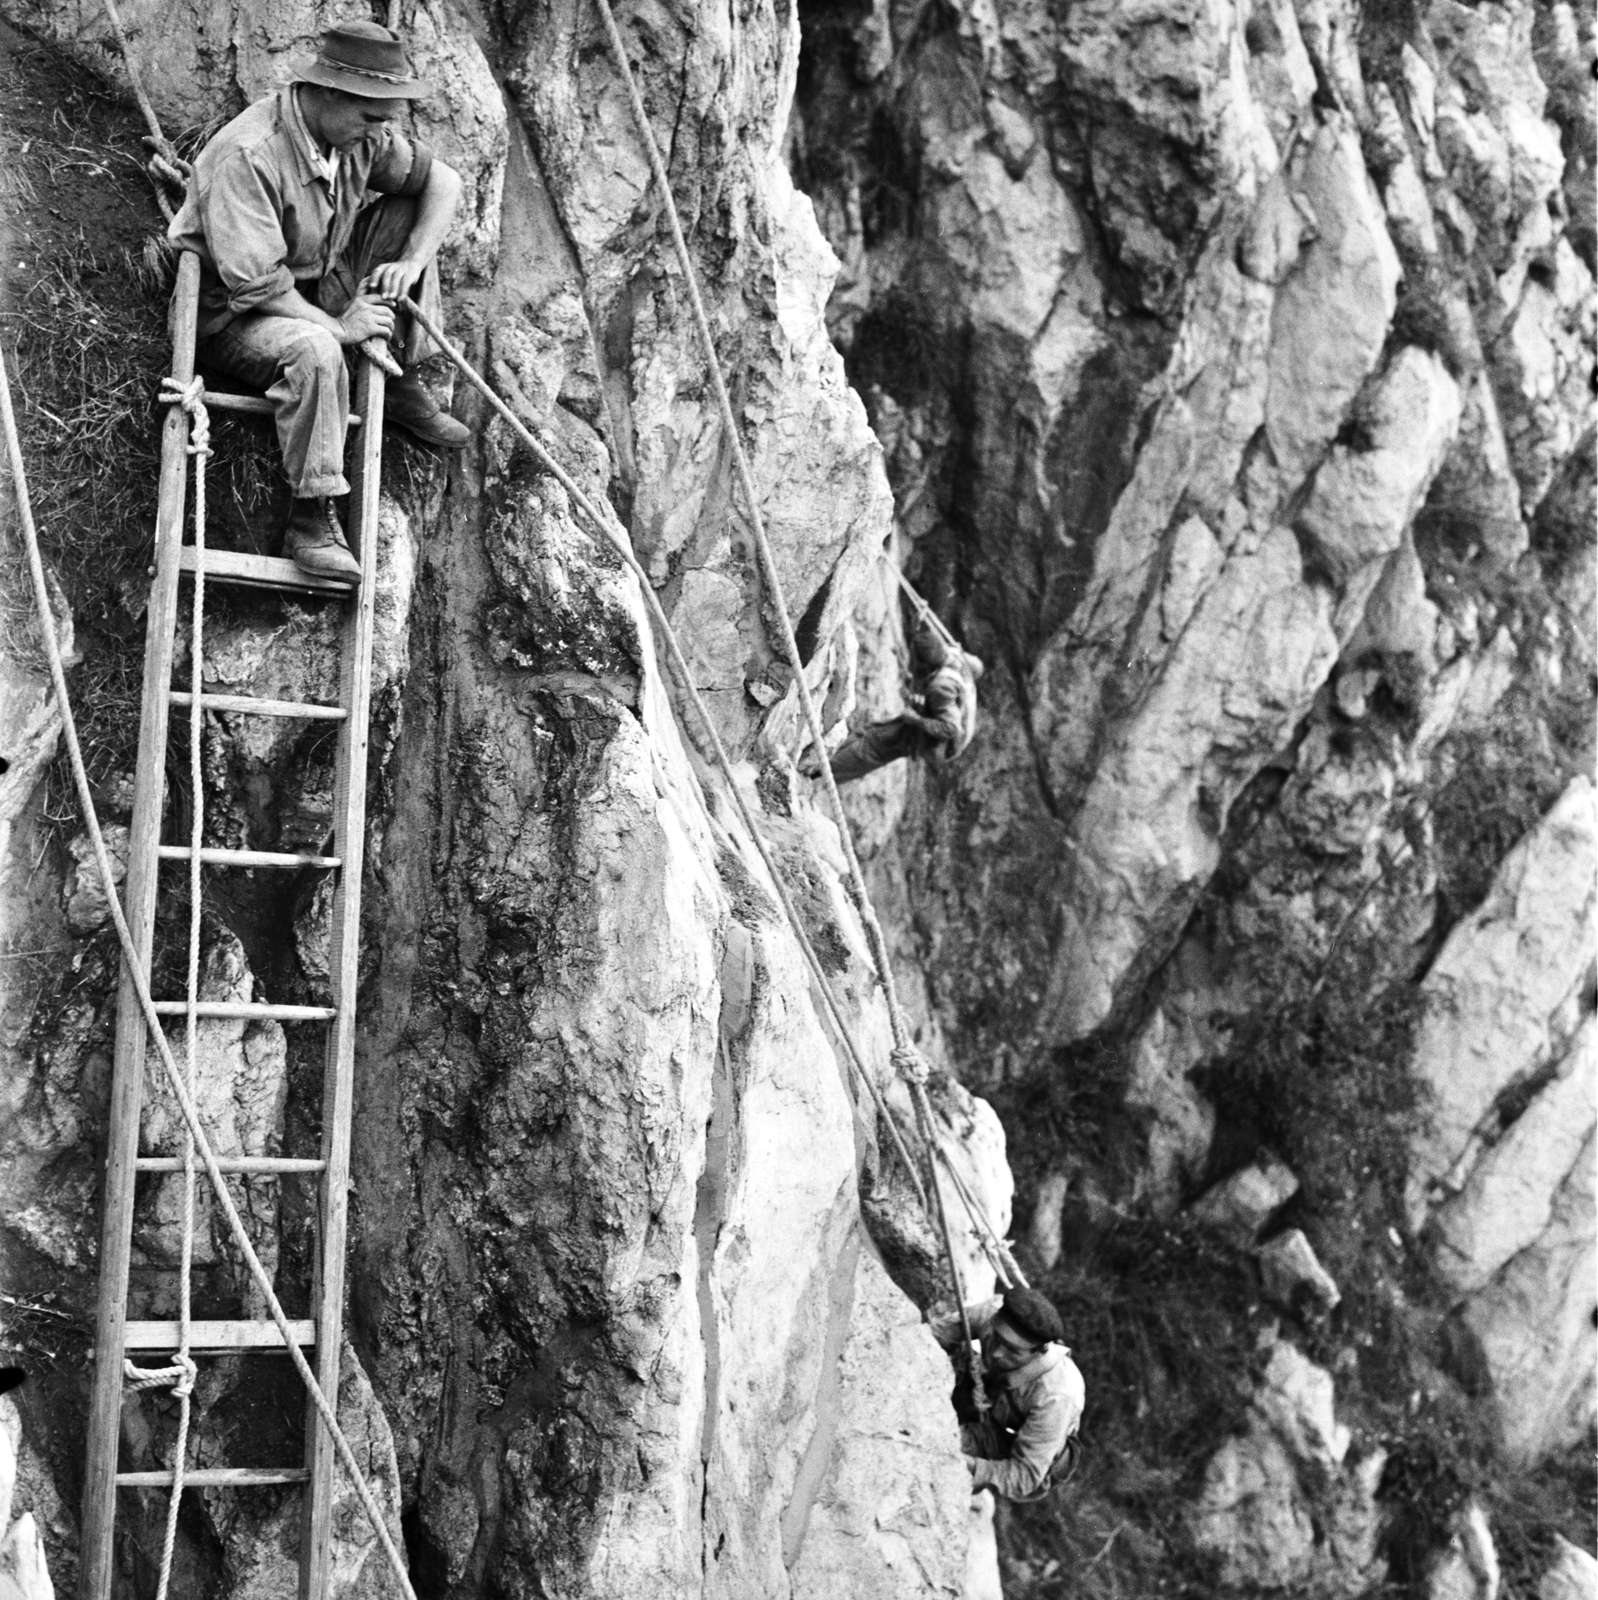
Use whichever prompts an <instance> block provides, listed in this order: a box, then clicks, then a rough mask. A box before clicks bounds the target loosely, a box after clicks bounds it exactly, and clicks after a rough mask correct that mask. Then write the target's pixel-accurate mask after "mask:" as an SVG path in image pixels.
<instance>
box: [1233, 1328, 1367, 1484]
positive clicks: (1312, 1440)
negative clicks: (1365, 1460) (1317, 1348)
mask: <svg viewBox="0 0 1598 1600" xmlns="http://www.w3.org/2000/svg"><path fill="white" fill-rule="evenodd" d="M1333 1400H1334V1384H1333V1382H1332V1375H1331V1373H1329V1372H1327V1371H1326V1370H1325V1368H1323V1367H1318V1366H1316V1365H1315V1363H1314V1362H1313V1361H1311V1360H1310V1359H1309V1358H1308V1357H1307V1356H1306V1355H1304V1354H1303V1352H1302V1351H1300V1350H1298V1349H1297V1348H1296V1347H1295V1346H1293V1345H1291V1344H1289V1343H1288V1342H1287V1341H1286V1340H1285V1339H1284V1340H1279V1341H1278V1342H1277V1344H1276V1347H1275V1349H1273V1350H1272V1351H1271V1359H1270V1362H1269V1363H1268V1364H1267V1366H1266V1368H1265V1375H1264V1377H1263V1379H1262V1380H1261V1382H1260V1385H1259V1387H1258V1388H1257V1389H1256V1390H1255V1391H1254V1399H1253V1402H1252V1405H1253V1409H1254V1411H1255V1412H1256V1413H1257V1414H1258V1416H1259V1417H1260V1418H1261V1420H1262V1421H1263V1422H1264V1423H1265V1424H1266V1425H1267V1426H1268V1427H1269V1428H1271V1430H1272V1431H1273V1432H1274V1433H1275V1434H1276V1436H1277V1437H1278V1438H1279V1439H1280V1440H1281V1441H1282V1443H1283V1444H1285V1445H1286V1446H1287V1447H1288V1449H1289V1450H1291V1451H1292V1452H1293V1455H1294V1458H1295V1459H1296V1460H1298V1461H1301V1462H1304V1463H1306V1464H1308V1465H1313V1466H1318V1467H1321V1468H1323V1469H1324V1470H1326V1471H1331V1470H1332V1469H1334V1468H1335V1467H1337V1466H1339V1465H1341V1463H1342V1460H1343V1457H1344V1456H1345V1455H1347V1454H1348V1446H1349V1443H1350V1434H1349V1431H1348V1429H1347V1428H1346V1427H1344V1426H1343V1424H1342V1423H1340V1422H1338V1420H1337V1418H1336V1415H1335V1414H1334V1411H1333Z"/></svg>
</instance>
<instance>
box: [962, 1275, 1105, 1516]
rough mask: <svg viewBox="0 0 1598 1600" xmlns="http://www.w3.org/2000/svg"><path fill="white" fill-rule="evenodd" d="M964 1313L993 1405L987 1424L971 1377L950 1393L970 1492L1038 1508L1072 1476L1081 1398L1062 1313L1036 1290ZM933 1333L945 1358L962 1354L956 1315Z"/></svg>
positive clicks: (1010, 1292) (1014, 1291) (1011, 1293)
mask: <svg viewBox="0 0 1598 1600" xmlns="http://www.w3.org/2000/svg"><path fill="white" fill-rule="evenodd" d="M965 1312H966V1322H967V1323H968V1324H969V1326H970V1329H971V1332H972V1335H973V1336H974V1337H975V1338H977V1339H979V1340H980V1341H981V1346H982V1364H983V1367H984V1368H985V1369H986V1372H987V1377H988V1389H989V1393H990V1396H991V1400H992V1403H991V1404H990V1405H989V1407H988V1410H987V1414H986V1415H985V1416H984V1415H983V1414H982V1413H981V1412H980V1410H979V1409H978V1408H977V1407H976V1405H975V1404H974V1403H973V1394H972V1385H971V1380H970V1377H969V1376H968V1375H966V1374H962V1375H961V1378H960V1380H959V1382H958V1383H957V1384H956V1385H955V1391H954V1402H955V1413H956V1415H957V1416H958V1417H959V1419H960V1444H961V1447H962V1448H963V1449H964V1451H965V1453H966V1456H967V1457H968V1458H969V1465H970V1467H971V1486H972V1488H973V1489H992V1490H993V1491H994V1493H995V1494H1002V1495H1003V1496H1004V1497H1005V1498H1006V1499H1007V1500H1041V1499H1043V1498H1044V1497H1045V1496H1046V1495H1047V1494H1048V1493H1049V1491H1050V1490H1051V1489H1052V1488H1053V1487H1054V1486H1055V1485H1056V1484H1057V1483H1060V1482H1063V1481H1064V1479H1065V1478H1066V1477H1068V1476H1069V1475H1070V1470H1071V1467H1072V1465H1073V1464H1074V1461H1075V1453H1076V1434H1077V1429H1078V1428H1079V1427H1080V1425H1081V1422H1082V1407H1083V1403H1084V1398H1085V1393H1086V1391H1085V1389H1084V1386H1083V1383H1082V1374H1081V1372H1080V1371H1079V1370H1078V1368H1077V1364H1076V1363H1075V1362H1074V1361H1073V1360H1072V1359H1071V1352H1070V1351H1069V1350H1068V1349H1067V1348H1066V1346H1065V1342H1064V1341H1065V1328H1064V1327H1063V1325H1062V1324H1061V1322H1060V1313H1059V1312H1058V1311H1056V1310H1055V1308H1054V1306H1053V1304H1052V1303H1051V1302H1050V1301H1049V1300H1048V1299H1047V1297H1045V1296H1044V1295H1041V1294H1039V1293H1038V1291H1037V1290H1036V1289H1026V1288H1020V1287H1017V1288H1011V1289H1006V1290H1005V1291H1004V1294H1003V1295H1002V1296H999V1295H995V1296H994V1297H993V1298H992V1299H989V1300H979V1301H977V1302H975V1303H974V1304H972V1305H969V1306H967V1307H966V1308H965ZM931 1327H932V1333H933V1336H934V1337H935V1338H936V1339H937V1341H938V1343H939V1344H941V1345H942V1346H943V1347H944V1348H945V1349H946V1350H950V1351H957V1350H959V1348H960V1343H961V1340H962V1338H963V1333H962V1329H961V1321H960V1316H959V1314H958V1313H955V1314H953V1315H950V1316H947V1317H939V1318H936V1319H934V1321H933V1322H932V1324H931Z"/></svg>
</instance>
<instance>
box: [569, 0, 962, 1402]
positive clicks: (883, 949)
mask: <svg viewBox="0 0 1598 1600" xmlns="http://www.w3.org/2000/svg"><path fill="white" fill-rule="evenodd" d="M594 3H595V5H596V7H597V8H598V10H599V15H600V18H601V20H602V21H603V22H604V26H605V35H606V38H607V39H608V40H609V43H610V50H611V55H612V56H613V57H614V59H615V62H616V70H617V72H618V74H619V75H620V77H621V80H622V83H623V84H624V85H625V87H626V90H627V102H628V105H629V106H630V107H631V109H632V117H633V124H634V126H635V127H636V128H637V130H638V137H639V140H640V141H641V142H642V144H643V147H644V152H645V154H646V156H647V157H648V160H649V168H650V171H651V172H652V173H653V175H654V179H655V185H656V187H657V188H658V190H659V192H660V199H661V206H662V209H663V210H664V212H665V216H666V224H667V227H668V230H669V231H670V234H671V242H672V248H673V249H674V250H675V252H676V255H677V262H678V265H679V266H680V267H681V268H682V275H683V286H684V288H685V289H686V290H687V295H688V304H689V307H690V309H691V310H692V312H693V320H694V325H695V327H696V328H697V329H698V332H699V338H700V343H701V344H702V346H703V348H704V356H705V365H706V369H707V371H708V373H709V376H710V385H711V391H712V393H713V394H714V396H715V400H716V409H717V411H718V412H719V413H720V416H721V423H722V430H723V433H724V435H725V437H726V441H727V446H728V449H729V451H730V452H731V455H732V461H733V468H734V472H735V475H736V477H737V479H738V483H739V486H740V488H741V489H742V490H743V497H744V513H745V516H746V517H747V519H748V523H749V530H750V533H751V534H752V535H753V538H754V544H755V552H756V554H757V556H758V558H759V564H760V571H761V574H762V577H763V578H764V580H765V585H766V593H767V597H768V599H769V600H770V603H771V605H770V609H771V613H772V615H774V616H775V617H776V619H777V623H778V628H779V633H780V636H781V639H782V646H783V650H784V653H785V654H786V655H787V657H788V664H789V666H790V667H791V668H792V669H793V680H794V688H795V690H796V691H797V693H798V697H799V705H800V708H801V710H802V711H803V713H804V719H805V726H806V727H807V728H808V729H809V731H810V738H811V741H812V743H813V744H814V745H815V748H816V749H817V750H818V751H824V750H825V749H826V747H827V746H826V741H825V739H824V738H823V736H822V726H821V714H820V712H819V711H818V710H817V709H816V702H815V696H814V695H812V694H811V692H810V684H809V681H808V679H807V678H806V676H805V662H804V657H803V655H802V654H801V652H800V649H799V641H798V639H797V637H796V636H795V634H794V627H793V615H792V611H791V610H790V608H789V606H788V602H787V598H786V596H785V595H784V593H783V587H782V579H781V578H780V576H779V575H778V572H777V560H776V556H775V554H774V552H773V551H772V548H771V541H770V539H769V538H768V537H767V536H766V527H765V522H764V520H763V519H762V517H761V515H760V492H759V490H758V489H757V488H756V486H755V479H754V472H753V470H752V468H751V467H750V464H749V456H748V452H747V451H746V450H745V449H744V443H743V436H742V434H741V432H740V431H739V428H738V419H737V417H736V416H735V415H734V414H733V409H732V401H731V399H730V398H729V396H728V393H727V380H726V378H725V376H724V375H723V373H722V370H721V358H720V357H719V356H718V355H717V353H716V340H715V335H714V334H713V333H712V332H711V329H710V319H709V317H708V316H707V315H706V313H705V303H704V300H703V298H702V297H701V296H700V293H699V279H698V274H697V273H696V272H695V270H694V264H693V258H692V256H690V254H689V252H688V242H687V240H686V239H685V238H684V236H683V231H682V219H681V218H680V217H679V216H678V214H677V202H676V200H675V199H674V198H673V196H672V192H671V179H670V176H669V175H668V173H667V171H666V163H665V159H664V158H663V157H662V155H661V153H660V145H659V142H658V141H657V140H656V138H655V133H654V129H653V128H652V127H651V125H650V121H649V113H648V112H647V111H646V109H645V107H644V100H643V96H642V95H641V94H640V93H639V90H638V83H637V80H636V79H635V78H634V76H633V70H632V66H631V63H629V61H628V60H627V48H626V45H625V44H624V43H623V41H622V37H621V30H620V29H619V28H618V27H617V26H616V17H615V13H614V12H613V11H612V10H611V7H610V0H594ZM820 776H821V781H822V784H823V785H824V787H825V789H826V793H827V802H828V806H829V809H830V810H831V812H832V815H833V818H834V820H835V821H836V823H837V826H838V837H839V841H840V843H841V844H842V846H843V855H844V863H845V866H846V867H847V870H848V881H849V889H850V895H851V897H852V898H853V900H854V903H855V908H856V910H857V911H858V912H859V915H860V921H861V924H862V926H863V927H864V928H865V931H866V938H867V941H868V942H869V944H870V946H871V954H872V959H873V962H874V964H875V966H876V969H877V981H878V982H879V983H880V984H881V985H882V993H883V998H884V999H885V1000H886V1002H887V1006H888V1025H889V1027H890V1028H891V1029H892V1031H893V1043H894V1049H895V1051H903V1050H907V1049H911V1048H913V1042H912V1040H911V1038H910V1029H909V1025H908V1023H907V1022H906V1020H905V1015H904V1009H903V1007H902V1006H901V1005H900V1003H899V992H898V988H897V986H896V985H895V983H894V978H893V963H892V959H891V957H890V956H889V953H888V941H887V938H886V936H885V935H884V934H883V931H882V924H881V923H880V922H879V921H878V920H877V914H876V910H875V908H874V907H873V906H872V904H871V895H870V892H869V891H868V890H867V888H866V879H865V873H864V871H863V870H862V868H861V866H860V857H859V855H858V854H857V853H856V850H855V845H854V835H853V832H852V831H851V829H850V826H849V818H848V815H847V814H846V812H845V811H844V808H843V797H842V796H841V795H840V794H839V793H838V784H837V781H836V779H834V777H833V775H832V768H831V766H830V764H829V763H828V762H826V761H825V760H823V761H822V763H821V772H820ZM910 1096H911V1100H912V1102H913V1103H914V1105H915V1109H916V1120H917V1122H918V1123H920V1124H921V1128H922V1135H923V1138H924V1139H925V1140H926V1141H927V1146H928V1148H929V1149H930V1148H931V1140H932V1133H931V1120H932V1113H931V1108H930V1106H929V1105H928V1103H927V1094H926V1086H925V1085H924V1084H921V1083H915V1082H912V1083H911V1084H910ZM931 1178H932V1196H933V1201H934V1210H935V1211H936V1214H937V1218H938V1226H939V1231H940V1233H941V1234H942V1236H943V1245H944V1253H945V1255H946V1256H947V1258H948V1268H949V1276H950V1279H951V1280H952V1285H953V1289H954V1298H955V1304H956V1305H957V1306H958V1307H959V1311H960V1324H961V1330H962V1333H963V1334H964V1337H965V1343H966V1348H967V1350H970V1349H971V1346H972V1339H971V1324H970V1318H969V1317H968V1316H967V1314H966V1305H965V1291H964V1287H963V1285H962V1283H961V1278H960V1263H959V1260H958V1258H957V1257H956V1255H955V1252H954V1241H953V1237H952V1235H951V1233H950V1231H949V1222H948V1216H947V1214H946V1212H945V1210H944V1205H943V1191H942V1188H941V1186H940V1185H939V1183H938V1176H937V1164H936V1162H935V1161H934V1162H933V1163H932V1170H931ZM972 1377H973V1380H974V1388H975V1391H976V1399H977V1404H978V1406H979V1407H983V1406H985V1405H986V1395H985V1393H984V1390H983V1384H982V1373H981V1364H980V1362H979V1361H973V1366H972Z"/></svg>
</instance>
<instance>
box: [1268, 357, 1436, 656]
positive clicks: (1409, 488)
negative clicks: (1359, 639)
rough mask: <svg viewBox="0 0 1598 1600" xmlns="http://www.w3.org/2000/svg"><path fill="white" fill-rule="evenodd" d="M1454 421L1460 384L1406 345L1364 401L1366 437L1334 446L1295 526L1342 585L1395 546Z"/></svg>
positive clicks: (1433, 471) (1432, 359) (1432, 473)
mask: <svg viewBox="0 0 1598 1600" xmlns="http://www.w3.org/2000/svg"><path fill="white" fill-rule="evenodd" d="M1458 426H1459V389H1458V386H1457V385H1456V384H1455V383H1454V380H1453V379H1452V378H1451V377H1449V375H1448V373H1447V371H1446V370H1445V369H1444V367H1443V364H1442V362H1441V361H1440V360H1439V359H1438V358H1437V357H1436V356H1434V355H1431V354H1429V353H1427V352H1425V351H1422V350H1417V349H1416V348H1415V347H1414V346H1413V345H1411V346H1406V347H1405V348H1404V349H1403V350H1401V351H1400V352H1399V353H1398V355H1397V356H1395V357H1394V359H1393V361H1392V364H1391V365H1390V366H1389V368H1388V370H1387V371H1386V372H1385V373H1384V374H1383V375H1382V378H1381V381H1380V382H1379V383H1378V384H1377V385H1376V387H1375V388H1374V390H1372V392H1371V394H1370V396H1369V398H1368V401H1367V402H1365V411H1364V415H1363V416H1362V418H1361V420H1360V427H1361V428H1362V430H1363V432H1364V437H1363V438H1362V439H1361V440H1360V441H1359V443H1358V444H1357V445H1336V446H1334V447H1333V449H1332V453H1331V456H1330V459H1328V460H1327V461H1326V462H1325V463H1324V464H1323V465H1322V466H1321V468H1320V470H1319V471H1318V472H1317V473H1316V474H1315V481H1314V484H1313V485H1312V487H1311V489H1310V494H1309V499H1308V500H1307V501H1306V502H1305V504H1304V507H1303V509H1302V510H1301V511H1300V512H1299V514H1298V516H1297V518H1296V519H1295V521H1294V524H1293V525H1294V528H1295V529H1296V530H1297V531H1298V532H1299V533H1300V534H1301V535H1303V536H1304V537H1305V538H1306V539H1308V540H1309V541H1310V544H1311V546H1312V547H1313V549H1314V551H1315V555H1316V558H1317V561H1318V562H1319V563H1320V564H1322V565H1323V566H1324V569H1325V570H1326V571H1327V572H1328V573H1329V574H1330V575H1331V576H1332V578H1333V579H1334V580H1335V581H1336V582H1337V583H1338V584H1339V585H1340V586H1341V585H1343V584H1346V583H1347V582H1348V580H1349V579H1350V578H1351V577H1353V575H1354V574H1355V573H1357V572H1359V571H1360V570H1361V569H1363V568H1366V567H1368V566H1369V565H1370V564H1371V563H1372V562H1376V561H1381V560H1385V558H1386V557H1388V556H1390V555H1391V554H1392V553H1393V552H1394V551H1395V550H1397V549H1398V545H1399V540H1400V538H1401V537H1402V536H1403V533H1404V530H1405V528H1407V527H1408V526H1409V523H1410V521H1411V519H1412V518H1413V517H1414V515H1415V512H1416V511H1417V510H1418V509H1419V507H1420V504H1421V501H1422V500H1423V499H1424V498H1425V495H1426V490H1427V489H1428V488H1429V487H1430V485H1431V481H1432V478H1433V477H1434V476H1435V475H1436V472H1437V469H1438V468H1439V467H1440V466H1441V465H1442V461H1443V455H1444V452H1445V451H1446V450H1447V448H1448V446H1449V445H1450V444H1451V443H1452V441H1453V437H1454V431H1455V429H1456V428H1457V427H1458ZM1361 598H1362V599H1363V596H1362V597H1361ZM1361 609H1363V607H1362V608H1361ZM1356 615H1357V613H1356ZM1346 631H1352V630H1351V628H1350V629H1348V630H1346Z"/></svg>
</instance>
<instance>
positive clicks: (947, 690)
mask: <svg viewBox="0 0 1598 1600" xmlns="http://www.w3.org/2000/svg"><path fill="white" fill-rule="evenodd" d="M952 654H953V658H952V659H950V660H945V661H944V663H943V664H942V666H940V667H938V668H936V669H935V670H934V671H933V673H932V675H931V676H930V677H929V678H927V679H926V680H925V681H924V682H923V683H922V684H921V685H920V692H919V694H917V695H915V696H914V697H913V700H912V704H914V705H915V707H916V709H917V710H918V711H919V712H920V714H921V717H922V719H923V720H922V723H921V728H922V731H923V732H924V733H926V734H927V735H928V736H929V737H931V738H932V739H934V740H936V741H937V750H936V754H937V756H938V758H939V759H940V760H944V761H950V760H953V759H954V757H955V756H958V755H963V754H964V753H965V750H966V747H967V746H968V745H969V744H970V743H971V741H972V739H973V738H974V737H975V736H976V731H977V686H976V681H975V679H974V678H973V677H972V674H971V668H970V665H969V660H970V658H969V657H968V656H966V655H965V654H964V653H963V652H959V651H956V652H953V653H952Z"/></svg>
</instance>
